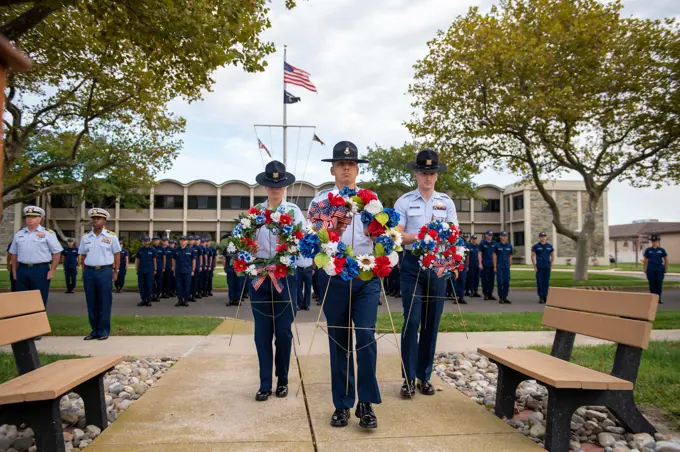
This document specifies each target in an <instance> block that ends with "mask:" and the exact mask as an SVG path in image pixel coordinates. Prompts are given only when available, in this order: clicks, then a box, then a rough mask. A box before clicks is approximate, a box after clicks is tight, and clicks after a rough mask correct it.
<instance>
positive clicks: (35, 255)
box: [9, 225, 64, 264]
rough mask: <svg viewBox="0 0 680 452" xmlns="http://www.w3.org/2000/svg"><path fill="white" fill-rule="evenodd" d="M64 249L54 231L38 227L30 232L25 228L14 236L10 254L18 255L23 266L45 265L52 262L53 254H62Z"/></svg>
mask: <svg viewBox="0 0 680 452" xmlns="http://www.w3.org/2000/svg"><path fill="white" fill-rule="evenodd" d="M63 250H64V248H63V247H62V246H61V244H60V243H59V240H57V234H55V233H54V231H53V230H51V229H47V228H44V227H42V226H40V225H38V227H37V228H35V229H34V230H33V232H30V231H29V230H28V228H26V227H23V228H21V229H19V230H18V231H17V233H16V234H14V238H13V239H12V244H11V245H10V246H9V252H10V253H12V254H16V256H17V260H18V261H19V262H20V263H22V264H44V263H47V262H52V255H53V254H60V253H61V252H62V251H63Z"/></svg>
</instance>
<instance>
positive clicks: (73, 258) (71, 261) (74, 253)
mask: <svg viewBox="0 0 680 452" xmlns="http://www.w3.org/2000/svg"><path fill="white" fill-rule="evenodd" d="M61 255H62V256H64V269H73V268H78V248H76V247H75V246H74V247H71V248H64V251H62V252H61Z"/></svg>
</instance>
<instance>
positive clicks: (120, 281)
mask: <svg viewBox="0 0 680 452" xmlns="http://www.w3.org/2000/svg"><path fill="white" fill-rule="evenodd" d="M121 247H122V245H121ZM128 259H130V252H129V251H128V250H127V248H123V249H121V250H120V267H119V268H118V277H117V278H116V281H115V283H114V285H115V286H116V293H120V292H121V291H122V290H123V287H125V277H126V276H127V269H128Z"/></svg>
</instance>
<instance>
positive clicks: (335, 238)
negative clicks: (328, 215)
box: [328, 231, 340, 243]
mask: <svg viewBox="0 0 680 452" xmlns="http://www.w3.org/2000/svg"><path fill="white" fill-rule="evenodd" d="M328 240H329V241H331V242H333V243H335V242H338V241H339V240H340V236H339V235H338V233H337V232H335V231H328Z"/></svg>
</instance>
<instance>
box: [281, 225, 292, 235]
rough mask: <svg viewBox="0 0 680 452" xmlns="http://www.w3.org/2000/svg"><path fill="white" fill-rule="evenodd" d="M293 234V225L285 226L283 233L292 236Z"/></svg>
mask: <svg viewBox="0 0 680 452" xmlns="http://www.w3.org/2000/svg"><path fill="white" fill-rule="evenodd" d="M292 232H293V225H292V224H286V225H284V226H283V233H284V234H286V235H290V234H291V233H292Z"/></svg>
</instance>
